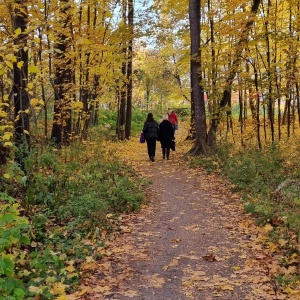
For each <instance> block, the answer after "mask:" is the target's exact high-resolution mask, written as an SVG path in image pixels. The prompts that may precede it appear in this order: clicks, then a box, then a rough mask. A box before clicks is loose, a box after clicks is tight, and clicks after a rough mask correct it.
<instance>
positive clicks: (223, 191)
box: [81, 129, 291, 300]
mask: <svg viewBox="0 0 300 300" xmlns="http://www.w3.org/2000/svg"><path fill="white" fill-rule="evenodd" d="M185 136H186V132H185V131H184V129H179V131H178V132H176V140H177V149H176V151H175V152H172V153H171V159H170V160H163V159H162V154H161V149H160V144H159V143H158V144H157V152H156V160H155V162H151V161H148V155H147V150H146V144H140V143H139V142H138V140H132V141H130V142H126V143H120V148H119V149H118V151H121V152H122V157H123V158H124V157H125V159H126V160H127V163H129V164H131V165H132V166H133V167H134V168H135V169H136V170H137V171H138V172H139V174H140V175H141V176H143V177H147V178H150V179H151V181H152V182H153V183H152V184H151V185H150V186H149V187H148V188H147V199H148V203H147V205H144V206H143V207H142V209H141V210H140V211H138V212H136V213H133V214H130V215H129V216H124V217H123V219H122V222H123V224H124V225H123V226H122V227H121V228H122V231H123V232H122V235H121V236H120V237H119V238H118V239H117V240H114V241H112V243H111V245H108V247H107V248H106V249H105V251H104V250H103V252H102V254H103V259H102V260H101V261H100V262H99V263H98V264H97V267H95V272H94V273H93V274H91V275H90V277H88V278H86V279H85V280H84V282H83V286H82V288H84V286H85V287H86V288H87V290H88V292H87V293H85V295H84V296H83V297H82V298H81V299H110V300H112V299H114V300H127V299H133V300H185V299H197V300H210V299H223V300H227V299H228V300H234V299H239V300H246V299H251V300H252V299H253V300H254V299H263V300H267V299H291V298H287V296H286V295H285V294H283V293H281V292H280V291H278V290H277V286H276V284H275V283H274V282H273V281H272V279H271V277H270V276H271V275H272V268H276V265H277V264H276V262H275V261H273V260H272V257H271V255H270V254H269V252H268V250H267V249H265V248H264V247H263V245H262V241H264V235H265V234H266V233H267V231H268V228H257V227H256V226H255V225H254V224H253V222H252V221H251V218H250V217H249V216H247V215H246V214H244V212H243V210H242V209H241V207H240V205H239V197H238V195H235V194H233V193H231V192H230V191H229V188H228V187H226V184H225V183H224V180H223V179H222V178H221V177H219V176H217V175H208V174H206V173H205V172H203V171H202V170H200V169H191V168H189V167H188V165H187V162H186V161H185V160H184V159H183V154H184V153H185V152H186V150H187V149H186V143H187V142H185V141H184V137H185Z"/></svg>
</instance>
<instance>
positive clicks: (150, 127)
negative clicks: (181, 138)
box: [143, 113, 175, 162]
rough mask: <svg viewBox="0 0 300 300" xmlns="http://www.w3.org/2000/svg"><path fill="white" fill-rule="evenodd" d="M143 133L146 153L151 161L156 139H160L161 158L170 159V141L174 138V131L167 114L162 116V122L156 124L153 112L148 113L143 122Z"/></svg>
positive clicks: (153, 157) (153, 158)
mask: <svg viewBox="0 0 300 300" xmlns="http://www.w3.org/2000/svg"><path fill="white" fill-rule="evenodd" d="M143 133H144V135H145V138H146V143H147V150H148V155H149V158H150V160H151V161H152V162H154V160H155V152H156V141H160V144H161V148H162V155H163V159H165V158H167V159H170V149H171V147H172V141H174V140H175V136H174V133H175V131H174V127H173V125H172V124H171V122H170V121H169V116H168V115H167V114H166V115H164V116H163V120H162V122H161V123H160V124H158V122H157V121H155V119H154V117H153V114H152V113H149V114H148V116H147V119H146V121H145V123H144V127H143Z"/></svg>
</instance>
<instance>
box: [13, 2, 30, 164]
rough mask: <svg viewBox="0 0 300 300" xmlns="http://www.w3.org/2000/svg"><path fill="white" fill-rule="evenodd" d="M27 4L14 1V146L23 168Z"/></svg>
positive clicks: (26, 122)
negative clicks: (15, 49) (15, 50)
mask: <svg viewBox="0 0 300 300" xmlns="http://www.w3.org/2000/svg"><path fill="white" fill-rule="evenodd" d="M27 20H28V12H27V3H26V1H24V0H18V1H15V7H14V24H13V25H14V27H13V28H14V32H15V35H16V38H15V41H14V44H15V46H16V48H17V49H18V51H17V53H16V61H15V62H14V65H13V71H14V76H13V78H14V85H13V92H14V108H15V123H14V128H15V145H16V146H17V148H18V155H17V156H16V157H17V161H18V163H19V164H20V165H21V166H22V167H24V161H23V160H24V157H25V156H26V155H27V154H28V150H29V147H30V138H29V95H28V92H27V86H28V48H27V37H28V35H27V33H26V29H27Z"/></svg>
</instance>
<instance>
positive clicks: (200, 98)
mask: <svg viewBox="0 0 300 300" xmlns="http://www.w3.org/2000/svg"><path fill="white" fill-rule="evenodd" d="M200 9H201V1H199V0H190V2H189V20H190V36H191V62H190V64H191V99H192V104H193V106H194V112H195V135H196V136H195V137H196V139H195V144H194V146H193V147H192V149H191V150H190V151H189V154H192V155H197V154H200V153H206V152H207V150H208V148H207V145H206V116H205V103H204V88H203V85H202V83H201V81H202V65H201V48H200V36H201V27H200Z"/></svg>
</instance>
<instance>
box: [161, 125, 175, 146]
mask: <svg viewBox="0 0 300 300" xmlns="http://www.w3.org/2000/svg"><path fill="white" fill-rule="evenodd" d="M158 139H159V141H160V143H161V147H162V148H171V141H172V140H174V139H175V137H174V130H173V126H172V124H171V123H170V122H169V121H168V120H163V121H162V122H161V123H160V124H159V135H158Z"/></svg>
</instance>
